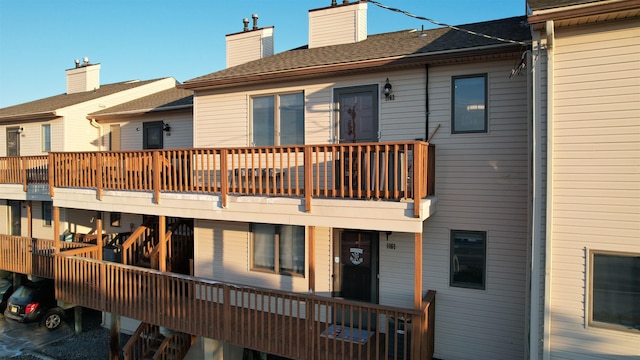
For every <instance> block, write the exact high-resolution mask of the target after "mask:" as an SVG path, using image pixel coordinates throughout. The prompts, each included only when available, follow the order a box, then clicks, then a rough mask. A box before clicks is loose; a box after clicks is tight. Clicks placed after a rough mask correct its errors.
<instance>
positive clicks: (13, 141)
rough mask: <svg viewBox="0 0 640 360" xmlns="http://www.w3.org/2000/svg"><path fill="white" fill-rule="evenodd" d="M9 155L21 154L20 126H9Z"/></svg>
mask: <svg viewBox="0 0 640 360" xmlns="http://www.w3.org/2000/svg"><path fill="white" fill-rule="evenodd" d="M7 156H20V128H19V127H10V128H7Z"/></svg>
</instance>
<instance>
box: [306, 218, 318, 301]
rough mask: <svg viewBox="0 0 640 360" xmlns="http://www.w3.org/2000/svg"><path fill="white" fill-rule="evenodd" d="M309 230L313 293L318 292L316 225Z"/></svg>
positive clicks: (311, 287) (311, 290) (311, 288)
mask: <svg viewBox="0 0 640 360" xmlns="http://www.w3.org/2000/svg"><path fill="white" fill-rule="evenodd" d="M307 231H308V233H309V249H308V250H307V254H308V255H307V256H308V257H309V291H310V292H311V293H312V294H315V293H316V260H315V259H316V227H315V226H308V227H307Z"/></svg>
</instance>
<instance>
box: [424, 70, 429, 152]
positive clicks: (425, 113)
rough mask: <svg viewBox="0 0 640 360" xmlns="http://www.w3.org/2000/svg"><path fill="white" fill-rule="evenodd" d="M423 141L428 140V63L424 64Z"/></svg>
mask: <svg viewBox="0 0 640 360" xmlns="http://www.w3.org/2000/svg"><path fill="white" fill-rule="evenodd" d="M424 76H425V84H424V94H425V95H424V117H425V120H424V124H425V125H424V141H429V64H424Z"/></svg>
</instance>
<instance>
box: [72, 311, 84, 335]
mask: <svg viewBox="0 0 640 360" xmlns="http://www.w3.org/2000/svg"><path fill="white" fill-rule="evenodd" d="M73 320H74V325H75V330H76V335H80V333H82V306H76V307H74V308H73Z"/></svg>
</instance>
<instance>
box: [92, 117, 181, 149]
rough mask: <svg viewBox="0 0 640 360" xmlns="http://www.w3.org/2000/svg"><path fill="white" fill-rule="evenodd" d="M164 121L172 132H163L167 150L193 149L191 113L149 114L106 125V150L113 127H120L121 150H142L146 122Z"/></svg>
mask: <svg viewBox="0 0 640 360" xmlns="http://www.w3.org/2000/svg"><path fill="white" fill-rule="evenodd" d="M153 121H164V122H165V123H166V124H168V125H169V126H171V131H170V132H166V131H163V132H162V134H163V136H164V138H163V147H164V148H165V149H186V148H191V147H193V120H192V115H191V113H190V112H189V113H180V114H174V113H170V114H163V113H156V114H149V115H144V116H142V117H139V118H136V119H134V120H127V121H117V120H116V121H115V122H108V123H104V124H102V125H103V127H102V128H103V131H104V148H105V149H108V147H109V134H110V132H111V127H110V126H111V125H113V124H119V125H120V150H124V151H126V150H141V149H142V147H143V134H144V133H143V131H142V129H143V124H144V123H145V122H153Z"/></svg>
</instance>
